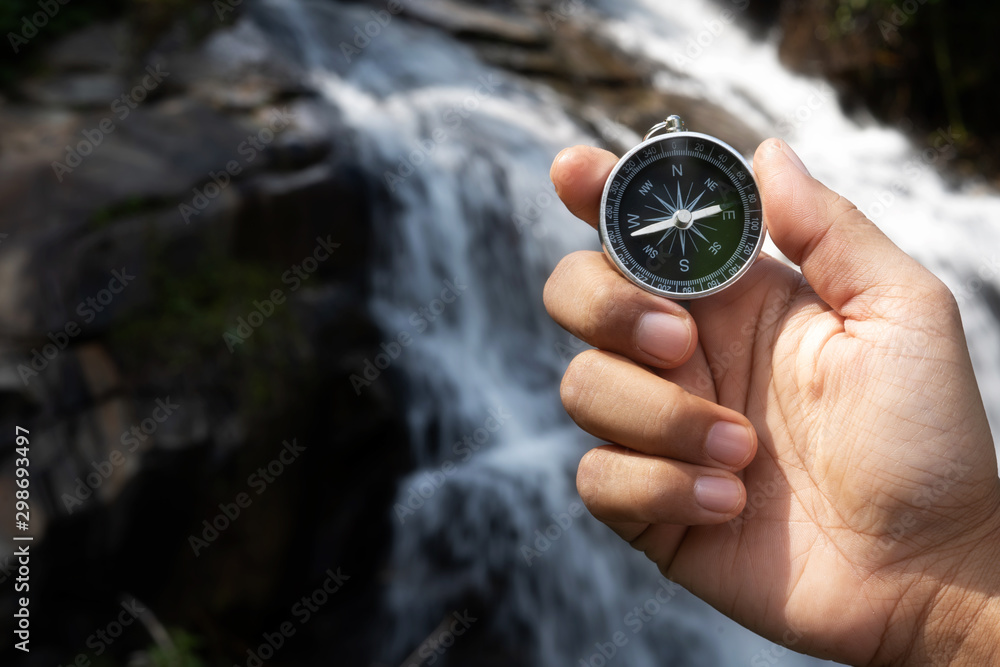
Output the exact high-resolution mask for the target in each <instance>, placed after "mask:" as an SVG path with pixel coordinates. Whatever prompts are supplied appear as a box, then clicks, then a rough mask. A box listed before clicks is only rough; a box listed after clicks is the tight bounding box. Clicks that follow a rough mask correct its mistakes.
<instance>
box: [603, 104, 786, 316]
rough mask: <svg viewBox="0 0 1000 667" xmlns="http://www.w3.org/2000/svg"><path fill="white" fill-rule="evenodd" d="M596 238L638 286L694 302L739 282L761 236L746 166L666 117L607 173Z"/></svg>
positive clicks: (760, 219)
mask: <svg viewBox="0 0 1000 667" xmlns="http://www.w3.org/2000/svg"><path fill="white" fill-rule="evenodd" d="M600 233H601V243H602V244H603V246H604V252H605V253H606V254H607V255H608V257H609V258H610V259H611V261H612V262H614V264H615V266H616V267H618V269H619V270H620V271H621V272H622V273H623V274H624V275H625V277H626V278H628V279H629V280H631V281H632V282H634V283H635V284H636V285H638V286H639V287H641V288H643V289H645V290H647V291H650V292H653V293H654V294H659V295H660V296H665V297H670V298H677V299H696V298H699V297H703V296H708V295H710V294H715V293H717V292H719V291H721V290H723V289H725V288H727V287H729V286H730V285H732V284H733V283H734V282H736V281H737V280H739V278H740V277H741V276H742V275H743V274H744V273H746V271H747V270H748V269H749V268H750V266H751V265H752V264H753V262H754V260H756V259H757V256H758V255H759V254H760V249H761V246H763V245H764V236H765V233H766V232H765V227H764V216H763V214H762V212H761V202H760V191H759V190H758V188H757V182H756V180H755V179H754V175H753V171H751V169H750V165H748V164H747V163H746V161H745V160H744V159H743V158H742V157H741V156H740V154H739V153H737V152H736V151H735V150H734V149H733V148H732V147H731V146H729V145H728V144H726V143H724V142H722V141H720V140H719V139H716V138H715V137H711V136H709V135H707V134H700V133H698V132H689V131H687V129H686V128H685V126H684V121H682V120H681V118H680V117H679V116H670V117H669V118H667V120H665V121H664V122H662V123H660V124H658V125H656V126H654V127H653V128H652V129H651V130H650V131H649V133H648V134H646V136H645V138H644V139H643V141H642V143H640V144H639V145H638V146H636V147H635V148H633V149H632V150H631V151H629V152H628V153H627V154H626V155H625V157H623V158H622V159H621V161H619V162H618V164H617V165H616V166H615V168H614V170H613V171H612V172H611V176H610V177H609V178H608V182H607V184H606V185H605V187H604V198H603V200H602V202H601V226H600Z"/></svg>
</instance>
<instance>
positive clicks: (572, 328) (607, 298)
mask: <svg viewBox="0 0 1000 667" xmlns="http://www.w3.org/2000/svg"><path fill="white" fill-rule="evenodd" d="M544 299H545V307H546V308H547V309H548V311H549V315H551V316H552V319H554V320H555V321H556V322H558V323H559V324H560V325H562V326H563V327H564V328H565V329H566V330H567V331H569V332H570V333H572V334H573V335H574V336H576V337H577V338H579V339H580V340H583V341H585V342H587V343H588V344H590V345H593V346H594V347H598V348H601V349H602V350H610V351H612V352H617V353H619V354H623V355H625V356H627V357H629V358H631V359H635V360H636V361H638V362H640V363H644V364H647V365H650V366H656V367H658V368H673V367H676V366H679V365H680V364H682V363H684V362H685V361H687V360H688V359H690V358H691V355H692V354H693V353H694V350H695V346H696V341H697V334H696V331H695V324H694V320H693V319H692V318H691V316H690V314H688V312H687V311H686V310H684V308H683V307H681V306H680V305H678V304H676V303H674V302H672V301H668V300H667V299H662V298H660V297H658V296H656V295H653V294H649V293H648V292H644V291H643V290H641V289H639V288H638V287H636V286H635V285H633V284H632V283H630V282H629V281H628V280H625V279H624V278H623V277H622V276H621V274H619V273H618V272H617V271H615V269H613V268H612V267H611V265H610V264H609V263H608V261H607V260H606V259H605V257H604V255H602V254H601V253H597V252H576V253H573V254H572V255H569V256H567V257H566V258H564V259H563V260H562V261H561V262H560V263H559V265H558V266H557V267H556V270H555V271H554V272H553V273H552V276H551V277H550V278H549V280H548V282H547V283H546V285H545V294H544Z"/></svg>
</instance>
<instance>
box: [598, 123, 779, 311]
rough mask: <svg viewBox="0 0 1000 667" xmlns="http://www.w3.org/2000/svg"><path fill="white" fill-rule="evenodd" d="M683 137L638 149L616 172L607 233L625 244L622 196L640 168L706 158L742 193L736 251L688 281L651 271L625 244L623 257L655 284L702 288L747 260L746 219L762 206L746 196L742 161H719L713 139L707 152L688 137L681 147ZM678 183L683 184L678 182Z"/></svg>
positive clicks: (618, 242)
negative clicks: (739, 176)
mask: <svg viewBox="0 0 1000 667" xmlns="http://www.w3.org/2000/svg"><path fill="white" fill-rule="evenodd" d="M680 141H681V140H679V139H674V140H667V141H660V142H657V143H656V144H654V145H651V146H649V147H647V148H646V149H644V150H643V151H642V152H641V153H637V154H636V155H635V156H633V158H632V159H631V160H630V161H629V162H628V163H627V165H626V167H625V168H624V169H623V170H621V172H619V174H617V175H616V180H618V181H619V184H618V187H616V188H615V189H614V190H613V192H612V193H611V196H610V197H609V203H610V204H611V206H609V207H608V213H609V216H608V217H609V223H610V224H608V236H609V240H610V241H612V242H613V243H614V244H615V245H618V246H621V245H622V241H623V239H622V230H621V228H620V222H621V221H620V220H619V218H618V216H619V215H621V206H622V203H623V202H622V200H623V198H624V196H625V195H626V193H627V192H628V191H629V186H630V185H631V184H632V182H633V181H634V180H635V179H636V178H637V177H638V175H639V174H640V172H642V171H643V170H644V169H645V168H646V167H648V166H649V165H651V164H653V163H654V162H658V161H660V160H662V159H664V158H669V157H688V158H691V159H696V160H700V161H704V162H705V163H708V164H710V165H712V166H714V167H715V168H716V169H718V170H719V171H720V172H721V173H722V174H724V175H725V176H726V180H727V181H728V183H729V184H731V185H732V186H735V187H734V191H735V192H736V193H737V194H738V195H739V199H740V202H741V204H742V206H741V207H740V208H742V209H743V213H744V227H743V230H742V233H741V235H740V240H739V243H738V244H737V247H736V249H735V252H734V253H733V255H732V256H730V258H729V259H728V260H727V261H726V262H725V263H724V264H723V265H722V266H721V267H719V268H718V269H717V270H715V271H713V272H711V273H710V274H708V275H705V276H699V277H698V278H694V279H691V280H687V281H676V280H670V279H667V278H664V277H661V276H657V275H656V274H654V273H652V272H651V271H649V270H648V269H647V268H646V267H645V266H644V265H643V264H642V263H641V262H640V261H638V259H637V257H636V256H634V255H633V254H632V252H631V251H629V250H628V248H624V247H623V248H622V250H623V251H624V252H622V253H621V254H622V255H623V256H622V257H621V259H622V260H624V261H626V262H627V263H628V264H629V266H630V269H631V270H632V271H633V272H635V273H639V274H641V275H643V276H645V277H647V278H649V279H650V280H651V282H653V283H654V284H658V285H668V286H670V287H671V288H680V289H683V288H690V287H691V286H698V287H699V289H700V290H702V291H703V290H705V289H707V288H706V284H707V283H709V282H712V281H718V280H726V279H728V277H729V276H730V275H733V274H734V273H735V272H734V271H732V269H733V268H734V266H735V265H737V264H738V263H741V262H743V261H744V258H743V255H742V253H741V250H743V249H744V248H745V247H746V246H747V241H748V236H749V234H750V232H751V230H750V228H749V225H748V224H747V221H749V220H751V218H752V216H754V215H755V214H756V215H758V216H759V214H760V209H759V208H756V209H750V206H749V202H748V200H747V193H746V189H747V188H746V187H743V186H745V185H749V183H746V182H744V183H742V184H741V182H740V181H739V180H738V179H737V178H736V177H735V174H734V172H735V171H737V170H739V168H740V163H739V162H733V163H732V164H725V163H723V162H722V161H720V160H719V159H718V158H717V157H715V148H716V146H715V145H714V144H713V143H712V142H710V141H709V142H705V143H706V144H707V147H708V149H709V150H708V152H707V153H705V152H700V151H692V150H691V148H690V142H691V139H689V138H684V139H683V144H684V145H683V147H679V146H678V145H677V144H679V143H680ZM667 144H670V148H671V149H670V150H666V149H667ZM678 185H680V183H679V182H678ZM657 199H658V200H659V203H660V204H661V205H664V206H665V207H666V210H667V211H669V210H670V209H671V208H673V207H671V206H669V205H668V204H666V203H665V202H663V201H662V200H661V199H660V198H659V197H657ZM650 208H654V207H650ZM654 210H655V208H654ZM661 212H662V211H661ZM713 231H714V230H713ZM701 237H702V238H703V239H704V238H705V237H704V236H703V235H701ZM664 238H665V237H664ZM706 240H707V239H706ZM727 273H728V275H727Z"/></svg>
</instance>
